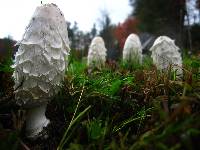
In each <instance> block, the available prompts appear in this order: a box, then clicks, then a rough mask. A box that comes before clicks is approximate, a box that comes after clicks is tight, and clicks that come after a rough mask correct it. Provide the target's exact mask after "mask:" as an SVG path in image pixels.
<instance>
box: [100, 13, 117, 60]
mask: <svg viewBox="0 0 200 150" xmlns="http://www.w3.org/2000/svg"><path fill="white" fill-rule="evenodd" d="M114 31H115V25H113V24H112V23H111V19H110V16H109V14H108V12H107V11H105V10H104V11H102V18H101V19H100V32H99V35H100V36H101V37H102V38H103V39H104V42H105V47H106V48H107V50H108V51H107V53H108V55H107V57H108V58H111V59H116V57H117V55H118V54H119V53H118V51H117V49H118V47H117V46H118V45H117V40H116V38H115V35H114Z"/></svg>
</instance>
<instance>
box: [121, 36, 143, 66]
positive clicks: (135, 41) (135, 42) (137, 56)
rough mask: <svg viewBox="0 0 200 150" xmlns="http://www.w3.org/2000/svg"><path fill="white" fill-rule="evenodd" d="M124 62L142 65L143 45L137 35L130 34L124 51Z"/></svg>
mask: <svg viewBox="0 0 200 150" xmlns="http://www.w3.org/2000/svg"><path fill="white" fill-rule="evenodd" d="M123 61H124V62H131V63H132V62H137V63H140V64H141V63H142V45H141V42H140V39H139V37H138V36H137V35H136V34H133V33H132V34H130V35H129V36H128V38H127V39H126V42H125V44H124V49H123Z"/></svg>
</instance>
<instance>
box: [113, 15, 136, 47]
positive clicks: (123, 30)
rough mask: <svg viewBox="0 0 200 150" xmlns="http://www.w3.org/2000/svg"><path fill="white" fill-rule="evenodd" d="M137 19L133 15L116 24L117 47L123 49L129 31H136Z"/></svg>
mask: <svg viewBox="0 0 200 150" xmlns="http://www.w3.org/2000/svg"><path fill="white" fill-rule="evenodd" d="M137 26H138V20H137V19H136V18H133V17H129V18H127V19H126V20H125V21H124V22H123V23H121V24H118V26H117V27H116V29H115V36H116V38H117V41H118V43H119V47H120V48H121V49H123V47H124V43H125V41H126V38H127V37H128V36H129V34H131V33H138V27H137Z"/></svg>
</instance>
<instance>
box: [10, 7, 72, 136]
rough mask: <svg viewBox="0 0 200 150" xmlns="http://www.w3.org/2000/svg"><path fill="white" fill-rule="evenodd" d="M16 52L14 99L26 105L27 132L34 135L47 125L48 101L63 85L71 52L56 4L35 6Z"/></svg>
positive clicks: (62, 19)
mask: <svg viewBox="0 0 200 150" xmlns="http://www.w3.org/2000/svg"><path fill="white" fill-rule="evenodd" d="M18 44H19V49H18V51H17V53H16V55H15V62H14V65H13V68H14V73H13V77H14V81H15V85H14V88H15V99H16V101H17V103H18V104H19V105H21V106H23V107H25V108H27V120H26V135H27V136H28V137H30V138H35V137H37V136H38V135H39V133H40V132H41V131H42V129H43V127H46V126H47V124H48V123H49V120H48V119H47V118H46V117H45V111H46V106H47V102H48V101H49V100H51V98H52V96H54V95H55V94H56V93H57V92H58V91H59V88H60V86H61V81H62V80H63V79H64V74H65V71H66V68H67V62H68V54H69V52H70V48H69V39H68V32H67V24H66V21H65V18H64V15H63V13H62V12H61V11H60V9H59V8H58V7H57V6H56V5H55V4H45V5H42V6H39V7H37V8H36V10H35V12H34V14H33V16H32V19H31V20H30V23H29V25H28V26H27V27H26V31H25V33H24V35H23V38H22V40H21V41H20V42H19V43H18Z"/></svg>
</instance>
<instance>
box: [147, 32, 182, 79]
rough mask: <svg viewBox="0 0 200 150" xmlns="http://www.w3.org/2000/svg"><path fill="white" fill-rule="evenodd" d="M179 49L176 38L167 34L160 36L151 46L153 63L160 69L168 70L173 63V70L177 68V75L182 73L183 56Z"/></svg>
mask: <svg viewBox="0 0 200 150" xmlns="http://www.w3.org/2000/svg"><path fill="white" fill-rule="evenodd" d="M179 50H180V48H179V47H177V46H176V45H175V43H174V40H172V39H170V38H169V37H167V36H160V37H158V38H157V39H156V40H155V42H154V44H153V46H152V47H151V48H150V51H151V52H152V54H151V57H152V59H153V63H154V64H155V65H156V66H157V68H158V69H159V70H166V69H167V68H168V67H169V65H172V67H173V70H174V71H175V70H177V75H181V74H182V57H181V54H180V52H179Z"/></svg>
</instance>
